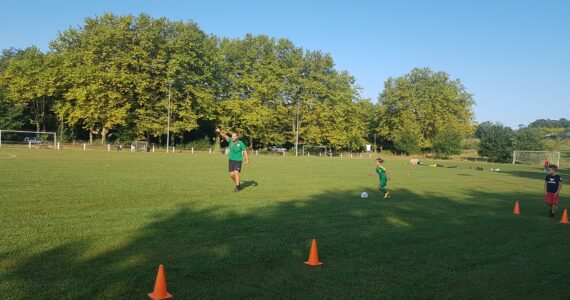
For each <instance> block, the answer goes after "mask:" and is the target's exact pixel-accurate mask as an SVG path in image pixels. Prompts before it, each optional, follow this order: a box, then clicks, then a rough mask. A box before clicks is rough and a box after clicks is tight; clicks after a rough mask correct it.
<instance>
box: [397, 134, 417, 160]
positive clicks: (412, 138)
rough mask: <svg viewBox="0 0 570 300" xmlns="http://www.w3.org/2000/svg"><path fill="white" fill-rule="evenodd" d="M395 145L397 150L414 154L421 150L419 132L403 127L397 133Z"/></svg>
mask: <svg viewBox="0 0 570 300" xmlns="http://www.w3.org/2000/svg"><path fill="white" fill-rule="evenodd" d="M395 136H396V138H395V140H394V147H395V148H396V150H398V151H401V152H404V153H406V154H414V153H418V152H420V150H421V149H420V145H419V144H418V141H419V140H420V139H419V133H418V132H417V131H416V132H414V131H413V130H411V129H403V130H401V131H400V132H398V134H397V135H395Z"/></svg>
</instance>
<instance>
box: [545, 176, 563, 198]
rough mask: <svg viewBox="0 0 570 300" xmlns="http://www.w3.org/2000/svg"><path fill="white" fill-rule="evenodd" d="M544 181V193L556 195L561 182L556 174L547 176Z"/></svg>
mask: <svg viewBox="0 0 570 300" xmlns="http://www.w3.org/2000/svg"><path fill="white" fill-rule="evenodd" d="M545 181H546V191H547V192H548V193H556V192H558V187H559V186H560V183H561V182H562V178H561V177H560V176H559V175H558V174H556V175H547V176H546V180H545Z"/></svg>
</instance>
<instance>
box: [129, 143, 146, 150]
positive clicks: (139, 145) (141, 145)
mask: <svg viewBox="0 0 570 300" xmlns="http://www.w3.org/2000/svg"><path fill="white" fill-rule="evenodd" d="M147 151H148V142H147V141H134V142H133V143H132V144H131V152H147Z"/></svg>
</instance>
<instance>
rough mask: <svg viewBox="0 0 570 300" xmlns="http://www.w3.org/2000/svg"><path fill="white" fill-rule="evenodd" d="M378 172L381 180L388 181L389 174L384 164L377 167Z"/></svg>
mask: <svg viewBox="0 0 570 300" xmlns="http://www.w3.org/2000/svg"><path fill="white" fill-rule="evenodd" d="M376 173H378V178H379V179H380V182H382V181H384V182H386V181H388V176H386V169H385V168H384V167H382V166H378V167H376Z"/></svg>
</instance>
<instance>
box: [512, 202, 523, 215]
mask: <svg viewBox="0 0 570 300" xmlns="http://www.w3.org/2000/svg"><path fill="white" fill-rule="evenodd" d="M513 213H514V214H515V215H520V214H521V211H520V208H519V200H517V201H516V202H515V210H514V211H513Z"/></svg>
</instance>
